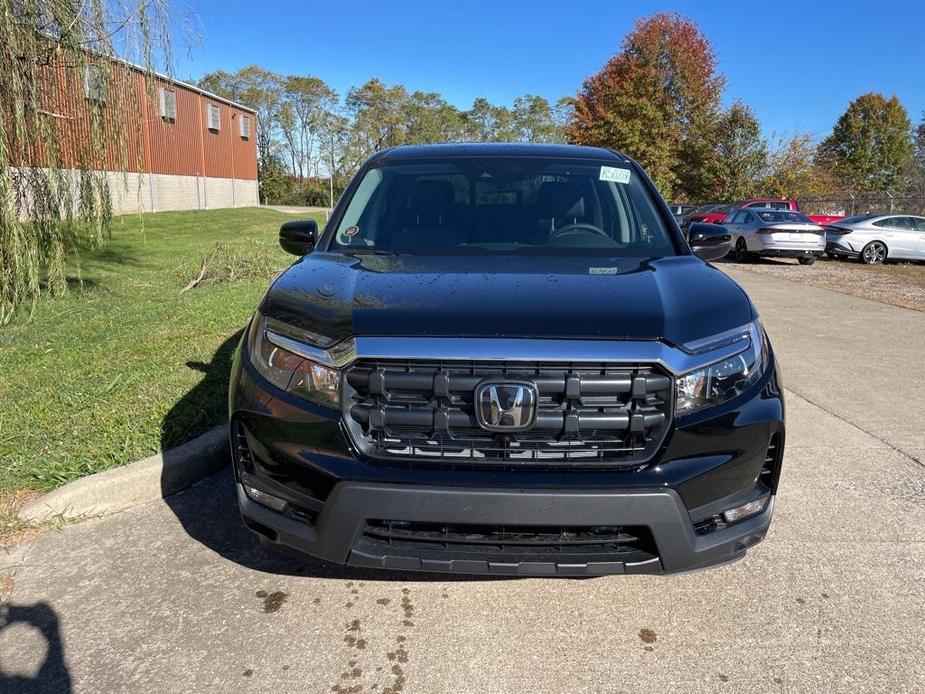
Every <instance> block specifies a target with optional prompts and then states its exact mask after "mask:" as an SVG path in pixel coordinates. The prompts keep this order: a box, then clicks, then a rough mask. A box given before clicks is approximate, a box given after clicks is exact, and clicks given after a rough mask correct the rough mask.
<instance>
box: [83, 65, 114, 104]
mask: <svg viewBox="0 0 925 694" xmlns="http://www.w3.org/2000/svg"><path fill="white" fill-rule="evenodd" d="M108 92H109V84H108V82H107V80H106V73H105V72H103V68H101V67H100V66H99V65H87V66H86V67H85V68H84V96H86V97H87V99H89V100H90V101H99V102H104V101H106V96H107V94H108Z"/></svg>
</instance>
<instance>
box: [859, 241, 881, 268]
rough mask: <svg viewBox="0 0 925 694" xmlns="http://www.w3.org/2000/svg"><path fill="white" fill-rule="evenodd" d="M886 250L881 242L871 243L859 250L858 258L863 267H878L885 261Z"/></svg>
mask: <svg viewBox="0 0 925 694" xmlns="http://www.w3.org/2000/svg"><path fill="white" fill-rule="evenodd" d="M886 256H887V248H886V244H884V243H883V242H882V241H871V242H870V243H869V244H867V245H866V246H864V248H862V249H861V254H860V256H859V258H860V260H861V262H862V263H864V264H865V265H880V264H881V263H882V262H884V261H885V260H886Z"/></svg>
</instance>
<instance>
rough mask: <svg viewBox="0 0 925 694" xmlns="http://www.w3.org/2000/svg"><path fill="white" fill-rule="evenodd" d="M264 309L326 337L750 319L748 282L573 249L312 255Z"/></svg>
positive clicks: (634, 328) (683, 335) (626, 328)
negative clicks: (578, 254)
mask: <svg viewBox="0 0 925 694" xmlns="http://www.w3.org/2000/svg"><path fill="white" fill-rule="evenodd" d="M261 311H262V312H263V313H264V314H265V315H268V316H270V317H273V318H278V319H280V320H282V321H285V322H288V323H291V324H293V325H297V326H299V327H302V328H305V329H307V330H311V331H313V332H315V333H320V334H323V335H327V336H329V337H331V338H334V339H336V340H341V339H345V338H348V337H351V336H360V335H379V336H417V337H423V336H426V337H546V338H586V339H639V340H654V339H665V340H667V341H668V342H671V343H674V344H682V343H685V342H690V341H692V340H697V339H701V338H704V337H708V336H710V335H713V334H716V333H719V332H722V331H724V330H731V329H733V328H736V327H738V326H740V325H744V324H745V323H748V322H749V321H751V320H753V319H754V318H755V311H754V308H753V306H752V304H751V302H750V301H749V299H748V297H747V296H746V295H745V293H744V292H743V291H742V289H741V288H740V287H739V286H738V285H737V284H736V283H735V282H733V281H732V280H731V279H729V278H728V277H727V276H726V275H725V274H723V273H722V272H720V271H719V270H717V269H715V268H713V267H712V266H709V265H707V264H705V263H704V262H703V261H701V260H699V259H698V258H696V257H694V256H675V257H669V258H660V259H655V260H646V259H639V258H588V257H584V258H575V257H512V256H499V257H494V256H487V257H486V256H479V257H474V256H384V255H357V256H346V255H342V254H328V253H312V254H310V255H308V256H306V257H305V258H303V259H302V260H300V261H298V262H297V263H295V264H294V265H293V266H292V267H290V268H289V269H288V270H286V271H285V272H284V273H283V274H282V275H281V276H280V277H279V278H278V279H277V280H276V282H275V283H274V284H273V286H272V287H271V288H270V291H269V292H268V293H267V295H266V297H265V299H264V302H263V305H262V307H261Z"/></svg>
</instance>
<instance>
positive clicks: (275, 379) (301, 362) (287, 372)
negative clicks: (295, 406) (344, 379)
mask: <svg viewBox="0 0 925 694" xmlns="http://www.w3.org/2000/svg"><path fill="white" fill-rule="evenodd" d="M268 332H270V333H271V334H272V335H274V336H275V337H273V338H268V337H267V333H268ZM309 340H311V341H312V342H314V343H315V344H318V343H319V342H321V343H322V344H325V338H323V337H321V336H317V335H313V334H311V333H307V332H306V331H302V330H298V329H296V328H294V327H292V326H289V325H287V324H285V323H281V322H280V321H277V320H274V319H272V318H265V317H264V316H261V315H260V314H258V315H256V316H254V320H253V321H252V322H251V332H250V335H249V339H248V351H249V354H250V361H251V364H253V365H254V368H255V369H257V372H258V373H259V374H260V375H261V376H263V377H264V378H265V379H267V380H268V381H269V382H270V383H272V384H273V385H274V386H276V387H277V388H279V389H280V390H284V391H286V392H287V393H289V394H291V395H294V396H295V397H297V398H301V399H303V400H308V401H309V402H314V403H318V404H319V405H325V406H327V407H334V408H338V407H340V376H341V372H340V371H339V370H338V369H335V368H332V367H330V366H327V365H325V364H323V363H321V362H322V359H321V356H322V355H324V354H325V352H324V351H323V350H322V349H320V348H319V349H318V350H317V351H318V354H319V358H318V359H317V360H316V359H311V358H309V357H308V356H307V355H305V354H296V353H295V352H294V351H291V350H289V349H286V348H285V347H283V346H282V345H281V344H276V343H282V344H289V345H290V346H292V347H294V348H296V349H298V348H299V347H298V346H299V345H303V346H304V349H301V350H300V351H303V352H304V351H309V350H313V349H314V348H313V346H312V345H311V344H309ZM330 342H331V341H330V340H327V341H326V343H327V344H330Z"/></svg>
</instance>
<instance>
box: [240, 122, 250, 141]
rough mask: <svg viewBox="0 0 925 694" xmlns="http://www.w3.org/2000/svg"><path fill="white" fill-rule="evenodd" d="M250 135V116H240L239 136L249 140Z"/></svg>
mask: <svg viewBox="0 0 925 694" xmlns="http://www.w3.org/2000/svg"><path fill="white" fill-rule="evenodd" d="M250 136H251V117H250V116H241V137H242V138H243V139H245V140H249V139H250Z"/></svg>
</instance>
